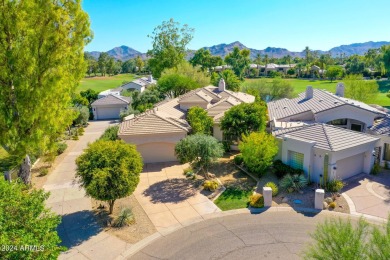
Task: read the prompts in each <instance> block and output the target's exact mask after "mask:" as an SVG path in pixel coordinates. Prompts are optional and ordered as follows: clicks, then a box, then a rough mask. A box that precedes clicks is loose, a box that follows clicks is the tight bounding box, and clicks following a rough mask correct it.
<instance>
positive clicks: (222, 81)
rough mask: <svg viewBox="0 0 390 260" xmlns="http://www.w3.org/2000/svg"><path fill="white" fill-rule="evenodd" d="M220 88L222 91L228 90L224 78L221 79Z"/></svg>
mask: <svg viewBox="0 0 390 260" xmlns="http://www.w3.org/2000/svg"><path fill="white" fill-rule="evenodd" d="M218 90H219V91H221V92H222V91H225V90H226V88H225V80H223V79H222V78H221V79H220V80H219V83H218Z"/></svg>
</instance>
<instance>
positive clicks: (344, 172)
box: [336, 153, 364, 180]
mask: <svg viewBox="0 0 390 260" xmlns="http://www.w3.org/2000/svg"><path fill="white" fill-rule="evenodd" d="M336 166H337V173H336V175H337V178H339V179H342V180H344V179H347V178H349V177H352V176H354V175H356V174H359V173H362V172H363V167H364V154H363V153H362V154H358V155H354V156H351V157H348V158H345V159H342V160H338V161H337V163H336Z"/></svg>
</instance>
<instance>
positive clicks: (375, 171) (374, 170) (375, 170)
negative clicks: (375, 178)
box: [370, 163, 381, 175]
mask: <svg viewBox="0 0 390 260" xmlns="http://www.w3.org/2000/svg"><path fill="white" fill-rule="evenodd" d="M380 171H381V166H380V165H379V163H374V167H372V170H371V173H370V174H372V175H377V174H378V173H380Z"/></svg>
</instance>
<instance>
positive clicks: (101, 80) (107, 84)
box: [77, 74, 135, 92]
mask: <svg viewBox="0 0 390 260" xmlns="http://www.w3.org/2000/svg"><path fill="white" fill-rule="evenodd" d="M134 76H135V75H134V74H119V75H115V76H111V77H108V76H106V77H91V78H84V79H82V80H81V82H80V85H79V86H78V88H77V91H78V92H80V91H83V90H87V89H89V88H90V89H93V90H95V91H97V92H101V91H103V90H107V89H111V88H117V87H119V86H121V85H122V83H123V82H124V81H128V82H130V81H132V80H133V79H134Z"/></svg>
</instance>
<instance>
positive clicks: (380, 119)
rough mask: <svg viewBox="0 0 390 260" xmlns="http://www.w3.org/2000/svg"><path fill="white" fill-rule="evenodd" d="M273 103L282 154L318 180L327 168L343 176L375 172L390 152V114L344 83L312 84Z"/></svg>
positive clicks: (329, 172) (272, 123) (270, 109)
mask: <svg viewBox="0 0 390 260" xmlns="http://www.w3.org/2000/svg"><path fill="white" fill-rule="evenodd" d="M267 105H268V115H269V130H270V131H271V132H272V133H273V135H275V136H276V137H277V139H278V140H279V148H280V151H279V154H278V158H279V159H281V160H282V161H283V162H284V163H286V164H289V165H291V166H293V167H297V168H301V169H303V170H304V171H305V173H306V174H307V175H308V176H310V178H311V180H312V181H317V182H318V181H319V180H320V175H322V178H323V177H324V176H323V175H324V174H323V172H324V169H327V170H326V172H327V176H328V178H339V179H346V178H349V177H351V176H353V175H356V174H359V173H370V171H371V169H372V166H373V164H374V162H377V163H378V162H381V161H383V160H384V159H383V158H389V156H388V153H387V151H388V149H389V148H388V147H389V145H388V144H389V143H390V140H388V139H387V138H389V136H390V131H389V130H390V127H389V126H390V119H389V115H387V113H386V111H384V110H381V109H378V108H377V107H374V106H370V105H367V104H365V103H362V102H359V101H356V100H352V99H348V98H345V97H344V85H343V84H342V83H339V84H337V89H336V93H335V94H333V93H330V92H328V91H325V90H319V89H313V88H312V87H311V86H308V87H307V89H306V91H305V92H304V93H301V94H299V96H298V97H297V98H293V99H281V100H276V101H271V102H269V103H268V104H267ZM387 120H389V121H387ZM389 139H390V138H389ZM384 151H386V152H384ZM385 154H386V155H385ZM325 155H326V157H325ZM297 161H298V162H299V163H297Z"/></svg>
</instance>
